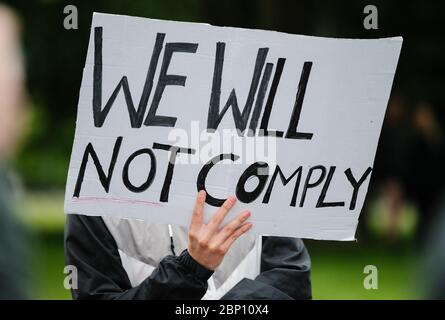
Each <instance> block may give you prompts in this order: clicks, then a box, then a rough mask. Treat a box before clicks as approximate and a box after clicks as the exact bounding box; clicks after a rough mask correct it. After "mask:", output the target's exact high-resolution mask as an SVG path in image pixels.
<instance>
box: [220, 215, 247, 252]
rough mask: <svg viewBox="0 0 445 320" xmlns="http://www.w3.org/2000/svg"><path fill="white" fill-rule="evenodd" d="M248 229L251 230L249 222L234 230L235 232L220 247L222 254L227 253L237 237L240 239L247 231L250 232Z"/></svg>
mask: <svg viewBox="0 0 445 320" xmlns="http://www.w3.org/2000/svg"><path fill="white" fill-rule="evenodd" d="M250 228H252V224H251V223H250V222H247V223H245V224H243V225H242V226H240V227H239V228H238V229H236V231H235V232H233V233H232V234H231V235H230V236H229V237H228V238H227V240H226V241H225V242H224V243H223V244H222V245H221V249H222V250H223V251H224V252H227V251H228V250H229V249H230V247H231V246H232V244H233V243H234V242H235V241H236V239H238V238H239V237H241V236H242V235H243V234H245V233H246V232H247V231H249V230H250Z"/></svg>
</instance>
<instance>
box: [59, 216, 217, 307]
mask: <svg viewBox="0 0 445 320" xmlns="http://www.w3.org/2000/svg"><path fill="white" fill-rule="evenodd" d="M65 261H66V264H67V265H73V266H75V267H76V268H77V276H78V281H77V289H72V295H73V298H74V299H201V298H202V297H203V296H204V294H205V293H206V291H207V280H208V279H209V278H210V276H211V275H212V273H213V272H212V271H210V270H207V269H206V268H204V267H203V266H201V265H200V264H199V263H197V262H196V261H195V260H194V259H193V258H192V257H191V256H190V255H189V254H188V252H187V250H184V251H183V252H182V253H181V254H180V255H179V256H177V257H175V256H167V257H165V258H164V259H163V260H162V261H161V262H160V264H159V266H158V268H156V269H155V270H154V271H153V273H152V274H151V275H150V276H149V277H148V278H147V279H145V280H144V281H143V282H142V283H141V284H140V285H138V286H137V287H134V288H132V287H131V284H130V280H129V278H128V275H127V273H126V271H125V269H124V268H123V266H122V262H121V259H120V256H119V252H118V249H117V245H116V242H115V241H114V238H113V236H112V235H111V234H110V232H109V230H108V228H107V227H106V225H105V223H104V222H103V220H102V218H101V217H89V216H83V215H74V214H68V215H67V221H66V226H65Z"/></svg>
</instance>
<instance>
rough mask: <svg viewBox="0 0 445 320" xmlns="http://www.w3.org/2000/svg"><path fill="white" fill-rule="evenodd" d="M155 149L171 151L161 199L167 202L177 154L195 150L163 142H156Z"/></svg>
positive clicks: (193, 152) (190, 152)
mask: <svg viewBox="0 0 445 320" xmlns="http://www.w3.org/2000/svg"><path fill="white" fill-rule="evenodd" d="M153 149H159V150H165V151H170V158H169V161H168V167H167V173H166V174H165V179H164V184H163V185H162V190H161V197H160V199H159V200H160V201H161V202H167V201H168V193H169V192H170V185H171V182H172V178H173V171H174V169H175V162H176V156H177V155H178V153H188V154H195V150H194V149H189V148H180V147H175V146H171V145H168V144H161V143H156V142H155V143H153Z"/></svg>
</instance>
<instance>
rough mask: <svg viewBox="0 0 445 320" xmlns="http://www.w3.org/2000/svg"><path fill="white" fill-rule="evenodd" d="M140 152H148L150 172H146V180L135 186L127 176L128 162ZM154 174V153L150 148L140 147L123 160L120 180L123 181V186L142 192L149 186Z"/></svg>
mask: <svg viewBox="0 0 445 320" xmlns="http://www.w3.org/2000/svg"><path fill="white" fill-rule="evenodd" d="M141 154H148V155H149V156H150V172H149V173H148V177H147V180H145V182H144V183H143V184H141V185H140V186H139V187H136V186H135V185H133V184H132V183H131V181H130V179H129V177H128V171H129V167H130V164H131V162H132V161H133V160H134V158H136V157H137V156H139V155H141ZM155 174H156V158H155V155H154V154H153V151H151V149H140V150H137V151H136V152H134V153H133V154H132V155H131V156H130V157H128V159H127V161H125V165H124V168H123V170H122V181H123V182H124V185H125V187H127V189H128V190H130V191H133V192H143V191H145V190H147V189H148V188H149V187H150V186H151V184H152V183H153V180H154V177H155Z"/></svg>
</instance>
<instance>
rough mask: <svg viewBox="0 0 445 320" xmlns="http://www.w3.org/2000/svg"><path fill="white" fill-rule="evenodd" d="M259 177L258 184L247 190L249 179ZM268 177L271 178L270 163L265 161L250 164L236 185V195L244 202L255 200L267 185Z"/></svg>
mask: <svg viewBox="0 0 445 320" xmlns="http://www.w3.org/2000/svg"><path fill="white" fill-rule="evenodd" d="M254 176H255V177H257V178H258V180H259V182H258V185H257V186H256V187H255V189H254V190H252V191H246V188H245V185H246V182H247V180H249V179H250V178H252V177H254ZM267 178H269V165H268V164H267V163H265V162H255V163H254V164H252V165H250V166H249V167H248V168H247V169H246V170H245V171H244V172H243V174H242V175H241V177H240V178H239V180H238V183H237V185H236V197H237V198H238V199H239V200H240V201H241V202H244V203H251V202H252V201H254V200H255V199H256V198H258V196H259V195H260V193H261V192H262V191H263V189H264V187H265V186H266V182H267Z"/></svg>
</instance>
